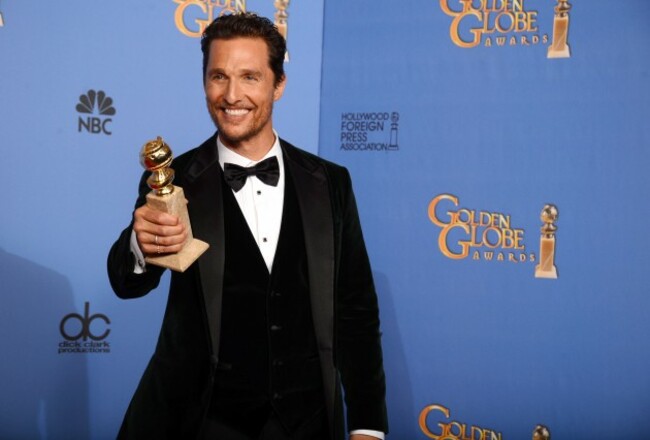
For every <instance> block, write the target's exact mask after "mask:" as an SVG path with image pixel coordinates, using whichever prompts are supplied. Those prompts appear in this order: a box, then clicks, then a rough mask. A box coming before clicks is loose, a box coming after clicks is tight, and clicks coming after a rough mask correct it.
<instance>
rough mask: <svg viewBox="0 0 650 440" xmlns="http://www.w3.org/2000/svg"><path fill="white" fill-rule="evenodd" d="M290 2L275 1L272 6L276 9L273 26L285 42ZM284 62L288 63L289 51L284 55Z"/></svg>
mask: <svg viewBox="0 0 650 440" xmlns="http://www.w3.org/2000/svg"><path fill="white" fill-rule="evenodd" d="M290 1H291V0H275V2H274V3H273V5H274V6H275V8H276V11H275V15H274V18H275V23H274V24H275V26H276V27H277V28H278V32H280V35H282V36H283V37H284V41H287V35H288V32H289V13H288V12H287V8H288V7H289V2H290ZM284 61H289V49H287V51H286V52H285V53H284Z"/></svg>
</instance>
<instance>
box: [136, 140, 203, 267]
mask: <svg viewBox="0 0 650 440" xmlns="http://www.w3.org/2000/svg"><path fill="white" fill-rule="evenodd" d="M172 159H173V155H172V150H171V148H169V145H167V144H166V143H165V141H163V140H162V138H161V137H160V136H158V137H157V138H156V139H155V140H153V141H149V142H147V143H146V144H144V146H143V147H142V151H141V152H140V164H141V165H142V166H143V167H144V168H145V169H146V170H148V171H151V176H149V178H148V179H147V185H149V188H151V189H152V191H151V192H150V193H149V194H147V205H149V207H150V208H152V209H155V210H157V211H162V212H166V213H167V214H172V215H175V216H177V217H178V218H179V219H180V221H181V222H182V223H183V224H184V225H185V228H186V229H187V240H186V241H185V243H184V244H183V248H182V249H181V250H180V251H179V252H177V253H175V254H161V255H155V256H151V255H150V256H148V257H146V258H145V261H146V262H147V263H149V264H153V265H156V266H161V267H166V268H168V269H171V270H175V271H177V272H185V269H187V268H188V267H190V265H191V264H192V263H194V261H196V259H197V258H199V257H200V256H201V254H203V252H205V251H206V250H207V249H208V247H209V245H208V244H207V243H205V242H203V241H201V240H197V239H196V238H194V237H193V236H192V226H191V224H190V216H189V214H188V212H187V200H186V199H185V194H184V193H183V188H180V187H178V186H174V185H172V181H173V180H174V170H173V169H171V168H170V167H169V166H170V165H171V163H172Z"/></svg>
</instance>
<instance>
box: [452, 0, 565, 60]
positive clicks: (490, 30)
mask: <svg viewBox="0 0 650 440" xmlns="http://www.w3.org/2000/svg"><path fill="white" fill-rule="evenodd" d="M440 8H441V9H442V11H443V12H444V13H445V14H447V15H448V16H450V17H452V20H451V24H450V26H449V36H450V38H451V41H452V42H453V43H454V44H455V45H457V46H459V47H462V48H465V49H469V48H473V47H477V46H480V45H483V46H484V47H492V46H534V45H539V44H545V45H546V44H548V43H549V42H550V41H551V39H550V38H549V35H548V33H542V32H540V30H539V25H538V11H534V10H530V9H528V8H527V7H526V2H525V0H440ZM569 9H570V5H569V4H568V2H567V0H557V6H556V7H555V15H554V18H553V22H554V25H553V42H552V43H551V47H550V48H549V51H548V55H547V56H548V58H567V57H569V56H570V55H569V51H568V46H567V44H566V39H567V34H568V30H569V27H568V26H569V22H568V12H569Z"/></svg>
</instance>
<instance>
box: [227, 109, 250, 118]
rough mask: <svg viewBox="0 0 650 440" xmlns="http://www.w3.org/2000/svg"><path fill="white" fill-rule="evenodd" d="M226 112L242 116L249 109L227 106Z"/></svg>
mask: <svg viewBox="0 0 650 440" xmlns="http://www.w3.org/2000/svg"><path fill="white" fill-rule="evenodd" d="M224 112H226V114H228V115H232V116H242V115H245V114H246V113H248V110H247V109H245V108H226V109H224Z"/></svg>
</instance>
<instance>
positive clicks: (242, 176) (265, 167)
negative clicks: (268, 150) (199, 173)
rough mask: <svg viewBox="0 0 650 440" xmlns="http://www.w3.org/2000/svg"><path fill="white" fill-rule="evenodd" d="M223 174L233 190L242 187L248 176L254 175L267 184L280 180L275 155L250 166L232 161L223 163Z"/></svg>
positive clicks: (274, 183) (276, 183) (273, 184)
mask: <svg viewBox="0 0 650 440" xmlns="http://www.w3.org/2000/svg"><path fill="white" fill-rule="evenodd" d="M223 175H224V177H225V178H226V183H228V185H230V187H231V188H232V189H233V190H234V191H235V192H237V191H239V190H240V189H242V187H243V186H244V184H245V183H246V179H247V178H248V176H256V177H257V178H258V179H260V180H261V181H262V182H264V183H266V184H267V185H271V186H277V185H278V180H280V167H279V166H278V158H277V157H276V156H273V157H269V158H268V159H264V160H263V161H262V162H260V163H258V164H257V165H254V166H252V167H240V166H239V165H235V164H233V163H225V164H224V165H223Z"/></svg>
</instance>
